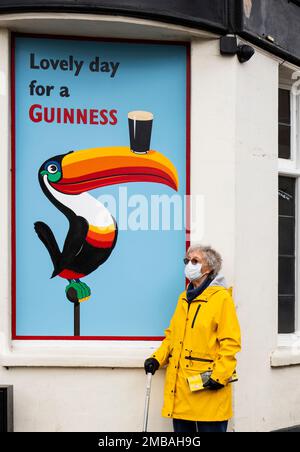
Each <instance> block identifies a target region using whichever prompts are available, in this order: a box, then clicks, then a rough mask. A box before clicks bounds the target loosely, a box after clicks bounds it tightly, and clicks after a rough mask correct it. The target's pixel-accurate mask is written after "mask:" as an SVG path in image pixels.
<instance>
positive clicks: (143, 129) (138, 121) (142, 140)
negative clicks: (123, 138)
mask: <svg viewBox="0 0 300 452" xmlns="http://www.w3.org/2000/svg"><path fill="white" fill-rule="evenodd" d="M128 123H129V138H130V149H131V150H132V152H135V153H136V154H147V152H148V151H149V149H150V141H151V131H152V123H153V114H152V113H150V112H148V111H131V112H130V113H128Z"/></svg>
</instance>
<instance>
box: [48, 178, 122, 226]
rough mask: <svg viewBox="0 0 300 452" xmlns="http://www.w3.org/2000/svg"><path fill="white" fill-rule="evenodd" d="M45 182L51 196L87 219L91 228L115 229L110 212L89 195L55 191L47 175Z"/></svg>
mask: <svg viewBox="0 0 300 452" xmlns="http://www.w3.org/2000/svg"><path fill="white" fill-rule="evenodd" d="M44 182H45V185H46V187H47V189H48V190H49V192H50V193H51V195H52V196H54V198H55V199H57V201H58V202H60V203H61V204H63V205H65V206H66V207H68V208H69V209H70V210H72V212H74V213H75V214H76V215H78V216H81V217H83V218H85V219H86V220H87V222H88V223H89V225H90V226H91V227H96V228H100V229H102V228H114V220H113V217H112V215H111V213H110V212H109V210H108V209H107V208H106V207H105V206H104V205H103V204H102V203H101V202H100V201H98V200H97V199H96V198H94V197H93V196H91V195H90V194H89V193H80V194H79V195H67V194H65V193H61V192H59V191H57V190H54V188H53V187H52V186H51V185H50V184H49V182H48V178H47V176H46V175H45V176H44Z"/></svg>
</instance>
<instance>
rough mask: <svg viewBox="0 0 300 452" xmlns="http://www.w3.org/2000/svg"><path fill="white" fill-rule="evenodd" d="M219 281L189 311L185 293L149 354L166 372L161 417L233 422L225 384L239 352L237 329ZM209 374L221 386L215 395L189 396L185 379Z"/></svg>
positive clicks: (229, 301) (227, 291)
mask: <svg viewBox="0 0 300 452" xmlns="http://www.w3.org/2000/svg"><path fill="white" fill-rule="evenodd" d="M219 284H224V279H223V278H222V277H219V278H218V277H217V278H216V279H215V280H214V281H212V283H211V285H210V286H208V287H207V288H206V289H205V290H204V291H203V292H202V294H200V295H199V296H198V297H197V298H195V299H194V300H193V301H192V302H191V303H190V307H189V304H188V302H187V298H186V291H184V292H183V293H182V294H181V295H180V296H179V299H178V304H177V307H176V310H175V313H174V315H173V318H172V320H171V323H170V326H169V328H168V329H167V330H166V331H165V334H166V337H165V339H164V341H163V342H162V344H161V346H160V347H159V348H158V349H157V350H156V352H155V353H154V354H153V355H152V357H153V358H156V359H157V360H158V362H159V363H160V366H164V365H166V364H167V365H168V367H167V372H166V381H165V391H164V406H163V410H162V415H163V416H164V417H168V418H175V419H185V420H191V421H226V420H228V419H230V418H231V417H232V395H231V390H232V388H231V387H232V384H228V380H229V379H230V377H231V376H232V374H233V372H234V370H235V367H236V359H235V354H236V353H237V352H238V351H239V350H240V349H241V340H240V327H239V322H238V319H237V315H236V311H235V306H234V303H233V299H232V297H231V289H226V288H225V287H223V286H222V285H219ZM209 370H212V371H213V373H212V375H211V378H213V379H214V380H215V381H218V382H219V383H221V384H223V385H225V387H224V388H222V389H219V390H217V391H213V390H207V389H206V390H202V391H197V392H191V391H190V389H189V386H188V383H187V377H189V376H191V375H197V374H199V373H203V372H205V371H209Z"/></svg>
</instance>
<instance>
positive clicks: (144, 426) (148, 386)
mask: <svg viewBox="0 0 300 452" xmlns="http://www.w3.org/2000/svg"><path fill="white" fill-rule="evenodd" d="M151 380H152V374H151V373H150V372H149V373H147V385H146V398H145V409H144V424H143V432H146V431H147V427H148V414H149V403H150V393H151Z"/></svg>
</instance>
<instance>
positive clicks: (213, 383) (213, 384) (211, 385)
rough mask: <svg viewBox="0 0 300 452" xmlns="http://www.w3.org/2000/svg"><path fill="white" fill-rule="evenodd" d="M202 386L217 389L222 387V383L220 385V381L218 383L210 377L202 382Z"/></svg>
mask: <svg viewBox="0 0 300 452" xmlns="http://www.w3.org/2000/svg"><path fill="white" fill-rule="evenodd" d="M203 388H207V389H210V390H212V391H217V390H218V389H222V388H224V385H221V383H218V382H217V381H215V380H213V379H212V378H210V379H209V380H208V381H207V382H206V383H204V385H203Z"/></svg>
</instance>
